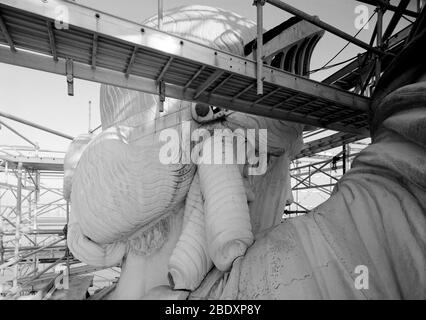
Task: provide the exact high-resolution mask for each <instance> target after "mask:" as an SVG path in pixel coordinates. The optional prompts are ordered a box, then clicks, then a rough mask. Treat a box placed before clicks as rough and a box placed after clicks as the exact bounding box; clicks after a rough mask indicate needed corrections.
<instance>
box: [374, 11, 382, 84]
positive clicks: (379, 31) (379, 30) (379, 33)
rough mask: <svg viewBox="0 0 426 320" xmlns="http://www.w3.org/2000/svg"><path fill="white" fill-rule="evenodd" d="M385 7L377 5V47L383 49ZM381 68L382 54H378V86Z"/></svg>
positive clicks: (376, 78)
mask: <svg viewBox="0 0 426 320" xmlns="http://www.w3.org/2000/svg"><path fill="white" fill-rule="evenodd" d="M383 12H384V10H383V8H382V7H377V24H376V34H377V38H376V39H377V40H376V41H377V47H378V48H379V49H381V47H382V44H383V43H382V37H383ZM381 69H382V63H381V60H380V56H379V55H376V71H375V73H376V75H375V80H376V81H375V85H376V86H377V83H378V82H379V79H380V73H381Z"/></svg>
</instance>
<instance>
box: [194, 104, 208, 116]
mask: <svg viewBox="0 0 426 320" xmlns="http://www.w3.org/2000/svg"><path fill="white" fill-rule="evenodd" d="M195 112H196V113H197V116H199V117H205V116H207V115H208V114H209V112H210V106H209V105H208V104H206V103H201V102H199V103H197V104H196V105H195Z"/></svg>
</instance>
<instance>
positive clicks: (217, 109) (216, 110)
mask: <svg viewBox="0 0 426 320" xmlns="http://www.w3.org/2000/svg"><path fill="white" fill-rule="evenodd" d="M210 108H212V110H213V114H216V113H218V112H220V111H221V110H222V109H221V108H218V107H215V106H210Z"/></svg>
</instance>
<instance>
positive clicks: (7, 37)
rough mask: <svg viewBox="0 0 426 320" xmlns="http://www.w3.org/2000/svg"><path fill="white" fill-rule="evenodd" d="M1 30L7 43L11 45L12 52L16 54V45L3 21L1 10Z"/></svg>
mask: <svg viewBox="0 0 426 320" xmlns="http://www.w3.org/2000/svg"><path fill="white" fill-rule="evenodd" d="M0 30H1V32H2V33H3V35H4V37H5V38H6V41H7V43H8V44H9V48H10V50H11V51H12V52H16V48H15V44H14V43H13V40H12V37H11V36H10V33H9V31H8V30H7V27H6V23H5V22H4V20H3V17H2V15H1V10H0Z"/></svg>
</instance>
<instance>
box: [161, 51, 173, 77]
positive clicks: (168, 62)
mask: <svg viewBox="0 0 426 320" xmlns="http://www.w3.org/2000/svg"><path fill="white" fill-rule="evenodd" d="M172 62H173V57H170V58H169V60H168V61H167V63H166V65H165V66H164V68H163V69H162V70H161V72H160V75H159V76H158V78H157V82H160V81H161V80H163V77H164V75H165V74H166V72H167V70H168V69H169V67H170V65H171V64H172Z"/></svg>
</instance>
